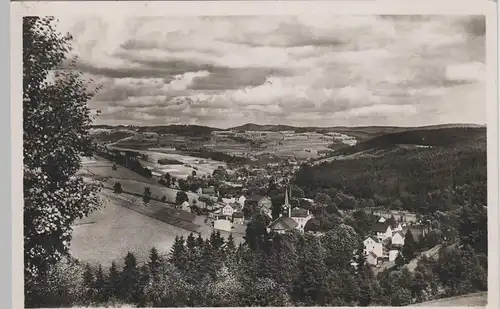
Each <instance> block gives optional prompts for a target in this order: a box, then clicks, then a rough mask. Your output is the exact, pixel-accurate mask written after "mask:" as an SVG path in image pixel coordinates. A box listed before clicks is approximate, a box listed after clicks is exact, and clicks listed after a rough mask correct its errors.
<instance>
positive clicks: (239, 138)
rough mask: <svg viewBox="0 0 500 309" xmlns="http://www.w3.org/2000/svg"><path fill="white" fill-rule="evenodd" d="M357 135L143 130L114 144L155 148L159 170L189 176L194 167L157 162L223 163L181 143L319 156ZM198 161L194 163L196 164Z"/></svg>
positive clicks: (240, 152) (203, 169)
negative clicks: (191, 152) (182, 150)
mask: <svg viewBox="0 0 500 309" xmlns="http://www.w3.org/2000/svg"><path fill="white" fill-rule="evenodd" d="M356 142H357V139H356V137H355V136H353V135H349V134H347V133H345V132H344V133H341V132H334V131H325V132H320V133H318V132H314V131H310V132H300V133H299V132H294V131H293V130H291V131H243V132H239V131H236V132H234V131H213V132H211V134H207V135H206V136H204V137H203V138H198V137H194V136H180V135H176V134H161V135H159V136H158V135H157V134H155V133H153V134H143V133H136V135H134V136H133V137H128V138H125V139H123V140H121V141H119V142H118V143H115V144H114V147H116V149H122V150H125V149H129V150H132V149H133V150H136V151H137V150H139V151H140V152H142V153H146V154H147V153H149V152H151V156H152V161H151V162H150V163H152V164H148V167H150V168H152V169H154V170H156V171H157V172H160V173H161V172H163V173H164V172H166V171H168V172H169V173H171V174H173V175H176V177H186V176H187V175H189V174H190V173H191V172H192V171H193V169H189V168H185V167H181V168H179V166H170V167H168V168H167V169H169V170H167V169H163V171H162V167H159V166H157V164H156V163H157V159H158V158H168V159H174V160H179V161H181V162H184V163H186V164H189V165H192V166H196V167H197V168H198V170H199V171H200V173H202V174H204V173H210V172H211V171H213V169H214V167H213V164H218V165H220V164H221V163H220V162H217V161H213V162H210V161H211V160H205V161H208V162H206V163H205V164H199V163H196V162H195V161H196V160H199V158H194V157H189V156H184V155H182V154H179V153H176V151H175V150H172V147H175V146H178V145H184V146H186V145H190V146H188V148H190V147H193V148H196V147H205V148H206V149H209V150H212V151H217V152H223V153H226V154H230V155H235V156H245V155H247V154H254V155H259V154H273V155H277V156H280V157H290V156H294V157H297V158H316V157H318V156H320V155H321V152H322V151H326V150H329V149H330V148H329V146H330V145H332V144H334V145H338V147H339V148H341V147H348V146H350V145H352V144H353V143H356ZM193 164H194V165H193Z"/></svg>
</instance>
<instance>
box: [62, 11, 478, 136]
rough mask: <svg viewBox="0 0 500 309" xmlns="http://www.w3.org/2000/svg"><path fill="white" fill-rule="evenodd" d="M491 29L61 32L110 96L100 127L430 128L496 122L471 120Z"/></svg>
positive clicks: (300, 25)
mask: <svg viewBox="0 0 500 309" xmlns="http://www.w3.org/2000/svg"><path fill="white" fill-rule="evenodd" d="M484 22H485V21H484V18H482V17H474V16H471V17H468V16H305V15H304V16H296V17H294V16H290V17H279V16H268V17H252V16H246V17H245V16H241V17H236V16H234V17H185V18H173V17H168V18H160V17H155V18H153V17H141V18H128V19H122V18H118V17H113V18H106V19H104V18H99V17H93V18H88V17H87V18H83V17H82V18H80V19H78V18H76V19H75V18H74V17H72V18H71V19H62V20H60V29H61V30H62V31H64V32H70V33H71V34H72V35H73V37H74V42H73V53H74V54H75V55H78V57H79V61H78V64H77V69H79V70H81V71H83V72H84V73H85V74H86V75H87V76H89V77H91V78H93V79H94V80H96V82H98V83H99V84H100V85H102V90H101V91H100V93H99V94H98V95H97V96H96V97H95V98H94V99H93V101H92V102H90V106H91V107H92V108H93V109H100V110H101V111H102V114H101V116H100V117H99V118H98V122H99V123H110V124H119V123H122V124H145V125H148V124H168V123H197V124H203V125H211V126H218V127H227V126H231V125H239V124H242V123H246V122H259V123H282V124H292V125H303V126H305V125H311V124H313V125H323V126H333V125H423V124H429V123H433V122H478V123H484V122H485V115H484V113H482V112H480V111H481V109H477V108H476V109H473V110H474V111H475V112H471V113H467V114H465V113H461V112H460V111H463V110H469V109H471V107H470V106H471V104H472V105H477V104H482V105H484V106H485V102H484V100H483V101H478V98H484V91H485V90H484V89H485V87H484V82H485V78H484V63H485V52H484V49H485V46H484V45H485V38H484V32H485V27H484ZM464 89H467V91H465V90H464ZM465 94H466V95H465ZM451 100H453V104H451V103H450V102H449V101H451ZM482 110H484V108H483V109H482Z"/></svg>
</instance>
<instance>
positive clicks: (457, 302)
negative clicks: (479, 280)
mask: <svg viewBox="0 0 500 309" xmlns="http://www.w3.org/2000/svg"><path fill="white" fill-rule="evenodd" d="M487 302H488V292H477V293H471V294H467V295H462V296H455V297H448V298H442V299H438V300H433V301H428V302H423V303H420V304H414V305H410V306H409V307H430V306H433V307H441V306H442V307H445V306H446V307H484V306H486V304H487Z"/></svg>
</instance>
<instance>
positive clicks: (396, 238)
mask: <svg viewBox="0 0 500 309" xmlns="http://www.w3.org/2000/svg"><path fill="white" fill-rule="evenodd" d="M391 243H392V244H393V245H397V246H403V245H404V244H405V235H404V234H403V232H402V231H396V232H395V233H394V234H393V235H392V238H391Z"/></svg>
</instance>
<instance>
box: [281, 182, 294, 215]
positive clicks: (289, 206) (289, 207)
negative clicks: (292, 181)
mask: <svg viewBox="0 0 500 309" xmlns="http://www.w3.org/2000/svg"><path fill="white" fill-rule="evenodd" d="M290 193H291V191H290ZM290 195H291V194H290ZM288 199H289V195H288V185H287V186H286V187H285V204H284V205H283V207H286V209H287V211H288V217H289V218H291V217H292V206H291V205H290V202H289V200H288Z"/></svg>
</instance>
